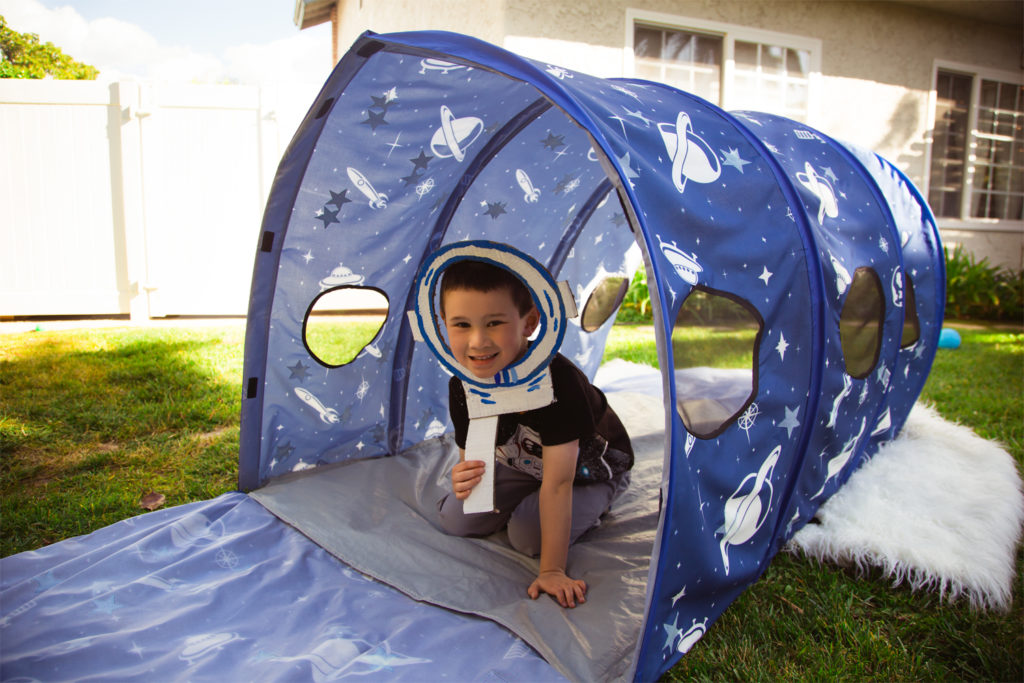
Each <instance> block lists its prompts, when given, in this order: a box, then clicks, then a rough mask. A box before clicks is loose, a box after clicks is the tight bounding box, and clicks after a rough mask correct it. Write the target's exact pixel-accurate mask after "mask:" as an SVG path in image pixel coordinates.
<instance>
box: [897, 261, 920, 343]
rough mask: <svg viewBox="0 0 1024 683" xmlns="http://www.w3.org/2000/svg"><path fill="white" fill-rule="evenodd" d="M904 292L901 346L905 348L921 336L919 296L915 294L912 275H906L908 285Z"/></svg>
mask: <svg viewBox="0 0 1024 683" xmlns="http://www.w3.org/2000/svg"><path fill="white" fill-rule="evenodd" d="M905 290H906V291H904V293H903V306H904V312H903V335H902V337H901V338H900V348H901V349H905V348H908V347H910V346H913V345H914V344H916V343H917V340H918V339H920V338H921V320H920V319H919V318H918V317H917V297H916V296H915V295H914V282H913V280H911V279H910V276H909V275H907V276H906V286H905Z"/></svg>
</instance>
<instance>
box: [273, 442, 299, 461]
mask: <svg viewBox="0 0 1024 683" xmlns="http://www.w3.org/2000/svg"><path fill="white" fill-rule="evenodd" d="M294 452H295V446H293V445H292V442H291V441H289V442H288V443H286V444H283V445H281V446H278V447H277V450H275V451H274V455H275V456H277V457H279V458H281V459H282V460H287V459H288V458H290V457H291V455H292V453H294Z"/></svg>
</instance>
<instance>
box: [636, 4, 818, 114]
mask: <svg viewBox="0 0 1024 683" xmlns="http://www.w3.org/2000/svg"><path fill="white" fill-rule="evenodd" d="M627 17H628V19H629V21H628V22H627V23H628V25H629V27H630V30H631V34H630V35H628V36H627V42H628V43H629V46H630V47H631V50H630V51H628V52H631V58H632V64H631V65H627V73H630V72H631V73H632V74H633V75H634V76H636V77H637V78H644V79H647V80H652V81H659V82H662V83H667V84H669V85H672V86H674V87H676V88H679V89H680V90H685V91H687V92H690V93H693V94H695V95H698V96H700V97H703V98H704V99H706V100H709V101H711V102H714V103H715V104H717V105H719V106H721V107H723V108H725V109H751V110H754V111H764V112H770V113H773V114H780V115H782V116H787V117H789V118H792V119H796V120H798V121H807V119H808V118H809V116H810V114H811V109H812V94H813V87H812V85H813V82H814V79H815V78H816V74H817V73H819V72H820V67H819V65H820V61H821V41H819V40H815V39H809V38H803V37H801V36H791V35H788V34H781V33H775V32H770V31H762V30H758V29H751V28H747V27H744V26H737V25H732V24H721V23H717V22H707V21H702V20H693V19H687V18H683V17H672V16H668V15H662V14H658V13H654V12H642V11H639V10H630V11H629V12H628V13H627Z"/></svg>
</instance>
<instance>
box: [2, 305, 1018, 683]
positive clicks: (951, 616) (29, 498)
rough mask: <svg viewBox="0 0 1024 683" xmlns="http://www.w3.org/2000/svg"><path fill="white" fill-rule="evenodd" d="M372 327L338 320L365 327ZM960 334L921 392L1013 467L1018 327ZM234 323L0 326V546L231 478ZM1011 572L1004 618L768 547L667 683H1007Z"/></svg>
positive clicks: (629, 341)
mask: <svg viewBox="0 0 1024 683" xmlns="http://www.w3.org/2000/svg"><path fill="white" fill-rule="evenodd" d="M359 325H364V326H367V328H368V329H363V327H359ZM373 327H374V324H373V323H356V324H355V325H354V326H352V327H351V332H352V333H353V335H362V337H363V338H364V339H365V338H366V337H367V335H369V336H372V334H373V333H374V330H373V329H372V328H373ZM958 329H959V330H960V332H961V335H962V336H963V345H962V347H961V348H960V349H957V350H942V351H940V352H939V355H938V357H937V358H936V362H935V367H934V369H933V372H932V375H931V377H930V378H929V381H928V384H927V386H926V387H925V391H924V398H925V399H926V400H928V401H930V402H932V403H933V404H935V406H936V407H937V408H938V410H939V412H940V413H942V414H943V415H944V416H945V417H947V418H949V419H952V420H955V421H958V422H961V423H962V424H966V425H968V426H970V427H972V428H974V429H975V431H977V432H978V433H979V434H980V435H982V436H984V437H986V438H992V439H997V440H999V441H1001V442H1002V443H1003V444H1005V445H1006V446H1007V448H1008V450H1009V451H1010V453H1011V454H1012V455H1013V457H1014V458H1015V459H1016V460H1017V462H1018V467H1019V469H1021V471H1024V404H1022V390H1024V387H1022V379H1024V334H1022V333H1021V331H1020V330H1019V329H1017V330H1013V331H1006V330H1005V329H997V328H993V327H985V326H970V327H968V326H961V327H958ZM243 333H244V329H243V326H242V325H241V324H234V325H229V326H225V327H200V328H150V329H110V330H102V329H101V330H88V331H83V330H75V331H67V332H30V333H24V334H11V335H0V515H2V520H3V525H2V533H0V553H2V555H5V556H6V555H9V554H12V553H16V552H20V551H24V550H30V549H33V548H38V547H40V546H43V545H46V544H49V543H53V542H55V541H58V540H61V539H63V538H67V537H70V536H74V535H78V534H84V533H88V532H90V531H92V530H95V529H97V528H100V527H102V526H105V525H107V524H110V523H112V522H115V521H117V520H120V519H124V518H125V517H129V516H131V515H135V514H139V513H141V512H142V510H141V509H140V508H139V506H138V503H139V499H140V498H141V497H142V496H143V495H144V494H146V493H148V492H150V491H156V492H158V493H162V494H164V495H165V496H166V497H167V503H166V504H167V505H178V504H181V503H185V502H189V501H195V500H204V499H209V498H212V497H214V496H216V495H219V494H220V493H223V492H225V491H230V490H233V489H234V487H235V476H236V472H237V456H238V414H239V404H240V399H241V387H242V378H241V367H242V339H243ZM729 334H732V335H733V338H732V339H731V340H730V339H729V338H727V337H723V338H721V339H718V338H711V339H707V340H703V341H701V342H700V343H701V344H708V345H710V346H712V347H715V346H718V347H720V348H726V347H729V346H730V345H735V346H736V349H737V351H736V354H735V362H736V363H739V364H741V365H742V364H744V363H748V362H749V361H748V360H747V359H746V356H744V355H743V354H742V348H743V347H744V346H745V345H747V344H748V343H749V340H747V339H745V338H740V339H739V340H737V339H736V338H735V333H729ZM694 345H695V346H696V340H694ZM334 352H335V350H334V349H332V350H331V353H334ZM337 353H339V354H340V356H339V357H343V356H344V355H345V353H353V352H352V351H347V352H346V351H345V350H344V349H339V350H337ZM605 357H606V358H615V357H620V358H625V359H627V360H632V361H635V362H641V363H648V364H652V365H653V364H656V363H657V354H656V351H655V348H654V336H653V332H652V328H651V327H650V326H643V325H637V326H633V325H620V326H616V327H615V328H614V329H613V331H612V335H611V337H610V339H609V342H608V346H607V349H606V354H605ZM1017 566H1018V573H1017V577H1018V580H1017V584H1016V586H1015V591H1014V606H1013V608H1012V610H1011V611H1010V612H1009V613H1006V614H999V613H988V612H975V611H972V610H971V609H970V608H969V607H968V606H967V605H966V604H964V603H962V602H961V603H955V604H948V603H944V602H942V601H941V600H940V599H939V598H938V596H937V595H935V594H932V593H927V592H916V593H914V592H911V591H910V590H909V589H908V588H906V587H905V586H902V587H895V588H894V587H893V586H892V585H891V581H889V580H887V579H885V578H884V577H881V576H880V575H879V574H878V572H868V573H867V574H865V575H861V574H858V573H857V572H855V571H853V570H849V569H842V568H838V567H835V566H832V565H823V566H819V565H817V564H816V563H815V562H813V561H811V560H807V559H806V558H803V557H800V556H793V555H788V554H781V555H779V556H778V557H777V558H776V559H775V560H774V561H773V562H772V564H771V566H770V567H769V569H768V571H767V572H766V574H765V576H764V577H763V578H762V580H761V581H759V582H758V583H756V584H755V585H754V586H753V587H751V588H750V589H749V590H747V591H746V592H745V593H744V594H743V595H742V596H741V597H740V598H739V599H738V600H737V601H736V602H735V603H734V604H733V605H732V606H731V607H730V608H729V609H728V610H726V612H725V614H724V615H723V616H722V618H721V619H719V620H718V621H717V622H716V623H715V625H714V626H713V627H712V628H711V629H710V630H709V631H708V634H707V635H706V636H705V637H704V638H703V639H702V640H701V641H700V643H698V645H697V646H696V647H695V648H694V649H693V650H692V651H691V652H690V654H688V655H687V656H686V657H685V658H684V659H683V660H682V662H680V663H679V664H678V665H677V666H676V667H675V668H674V669H672V670H671V671H670V672H669V673H668V674H666V676H665V679H666V680H672V681H676V680H679V681H682V680H691V679H701V680H723V679H728V680H737V679H742V680H773V681H774V680H807V681H819V680H835V679H843V680H850V679H855V680H867V679H871V680H875V679H889V680H962V679H968V680H1007V681H1009V680H1013V681H1020V680H1022V679H1024V663H1022V658H1024V607H1022V605H1021V597H1022V596H1021V588H1022V585H1024V574H1022V573H1021V567H1024V557H1022V556H1021V551H1020V549H1018V565H1017Z"/></svg>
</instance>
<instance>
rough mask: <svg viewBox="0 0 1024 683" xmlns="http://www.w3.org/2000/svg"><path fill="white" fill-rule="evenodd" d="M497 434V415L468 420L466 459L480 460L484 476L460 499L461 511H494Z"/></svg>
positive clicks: (467, 512)
mask: <svg viewBox="0 0 1024 683" xmlns="http://www.w3.org/2000/svg"><path fill="white" fill-rule="evenodd" d="M497 435H498V416H497V415H492V416H490V417H480V418H477V419H475V420H470V421H469V429H468V431H467V432H466V460H482V461H483V463H484V477H483V479H481V480H480V483H479V484H477V485H476V486H475V487H474V488H473V490H472V491H470V493H469V498H466V499H465V500H464V501H462V512H463V513H465V514H467V515H471V514H474V513H478V512H493V511H494V440H495V438H496V437H497Z"/></svg>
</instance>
